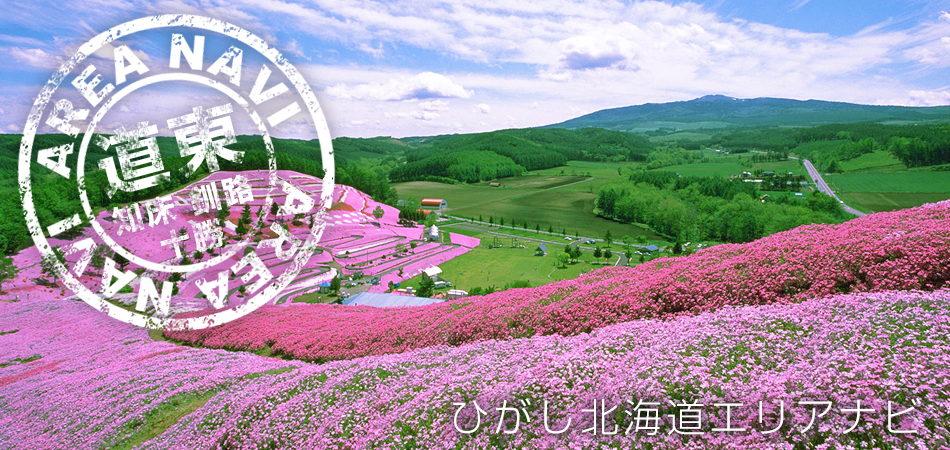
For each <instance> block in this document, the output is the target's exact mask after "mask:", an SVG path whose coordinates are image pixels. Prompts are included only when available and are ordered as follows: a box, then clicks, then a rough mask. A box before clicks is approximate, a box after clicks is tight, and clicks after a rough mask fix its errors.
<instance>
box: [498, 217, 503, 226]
mask: <svg viewBox="0 0 950 450" xmlns="http://www.w3.org/2000/svg"><path fill="white" fill-rule="evenodd" d="M498 226H500V227H503V226H505V218H504V217H501V218H499V219H498Z"/></svg>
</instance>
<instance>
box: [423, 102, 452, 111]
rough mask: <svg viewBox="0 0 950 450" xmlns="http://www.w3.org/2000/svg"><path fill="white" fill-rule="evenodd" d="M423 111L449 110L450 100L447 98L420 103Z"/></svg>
mask: <svg viewBox="0 0 950 450" xmlns="http://www.w3.org/2000/svg"><path fill="white" fill-rule="evenodd" d="M419 107H420V108H422V110H423V111H448V110H449V102H447V101H445V100H427V101H424V102H420V103H419Z"/></svg>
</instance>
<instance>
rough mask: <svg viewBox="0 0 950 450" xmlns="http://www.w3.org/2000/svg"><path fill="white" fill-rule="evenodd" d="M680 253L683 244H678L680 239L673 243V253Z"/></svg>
mask: <svg viewBox="0 0 950 450" xmlns="http://www.w3.org/2000/svg"><path fill="white" fill-rule="evenodd" d="M680 253H683V244H680V241H676V243H675V244H673V254H674V255H679V254H680Z"/></svg>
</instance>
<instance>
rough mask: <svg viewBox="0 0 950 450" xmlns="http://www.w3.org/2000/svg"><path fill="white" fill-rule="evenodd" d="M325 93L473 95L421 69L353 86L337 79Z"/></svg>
mask: <svg viewBox="0 0 950 450" xmlns="http://www.w3.org/2000/svg"><path fill="white" fill-rule="evenodd" d="M326 93H327V94H329V95H331V96H333V97H336V98H339V99H344V100H369V101H402V100H425V99H437V98H469V97H471V96H472V95H474V92H472V91H470V90H467V89H465V88H464V87H462V86H461V85H459V84H457V83H455V82H453V81H452V80H450V79H448V78H447V77H446V76H444V75H440V74H437V73H434V72H422V73H420V74H418V75H416V76H413V77H410V78H400V79H390V80H389V82H387V83H378V82H373V83H366V84H359V85H356V86H352V87H350V86H347V85H346V84H344V83H339V84H335V85H333V86H330V87H328V88H326Z"/></svg>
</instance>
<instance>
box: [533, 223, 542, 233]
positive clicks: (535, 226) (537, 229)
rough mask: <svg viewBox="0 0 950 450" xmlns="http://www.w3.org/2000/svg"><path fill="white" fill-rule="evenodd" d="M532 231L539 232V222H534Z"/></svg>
mask: <svg viewBox="0 0 950 450" xmlns="http://www.w3.org/2000/svg"><path fill="white" fill-rule="evenodd" d="M534 232H535V233H540V232H541V224H540V223H536V224H534Z"/></svg>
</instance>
